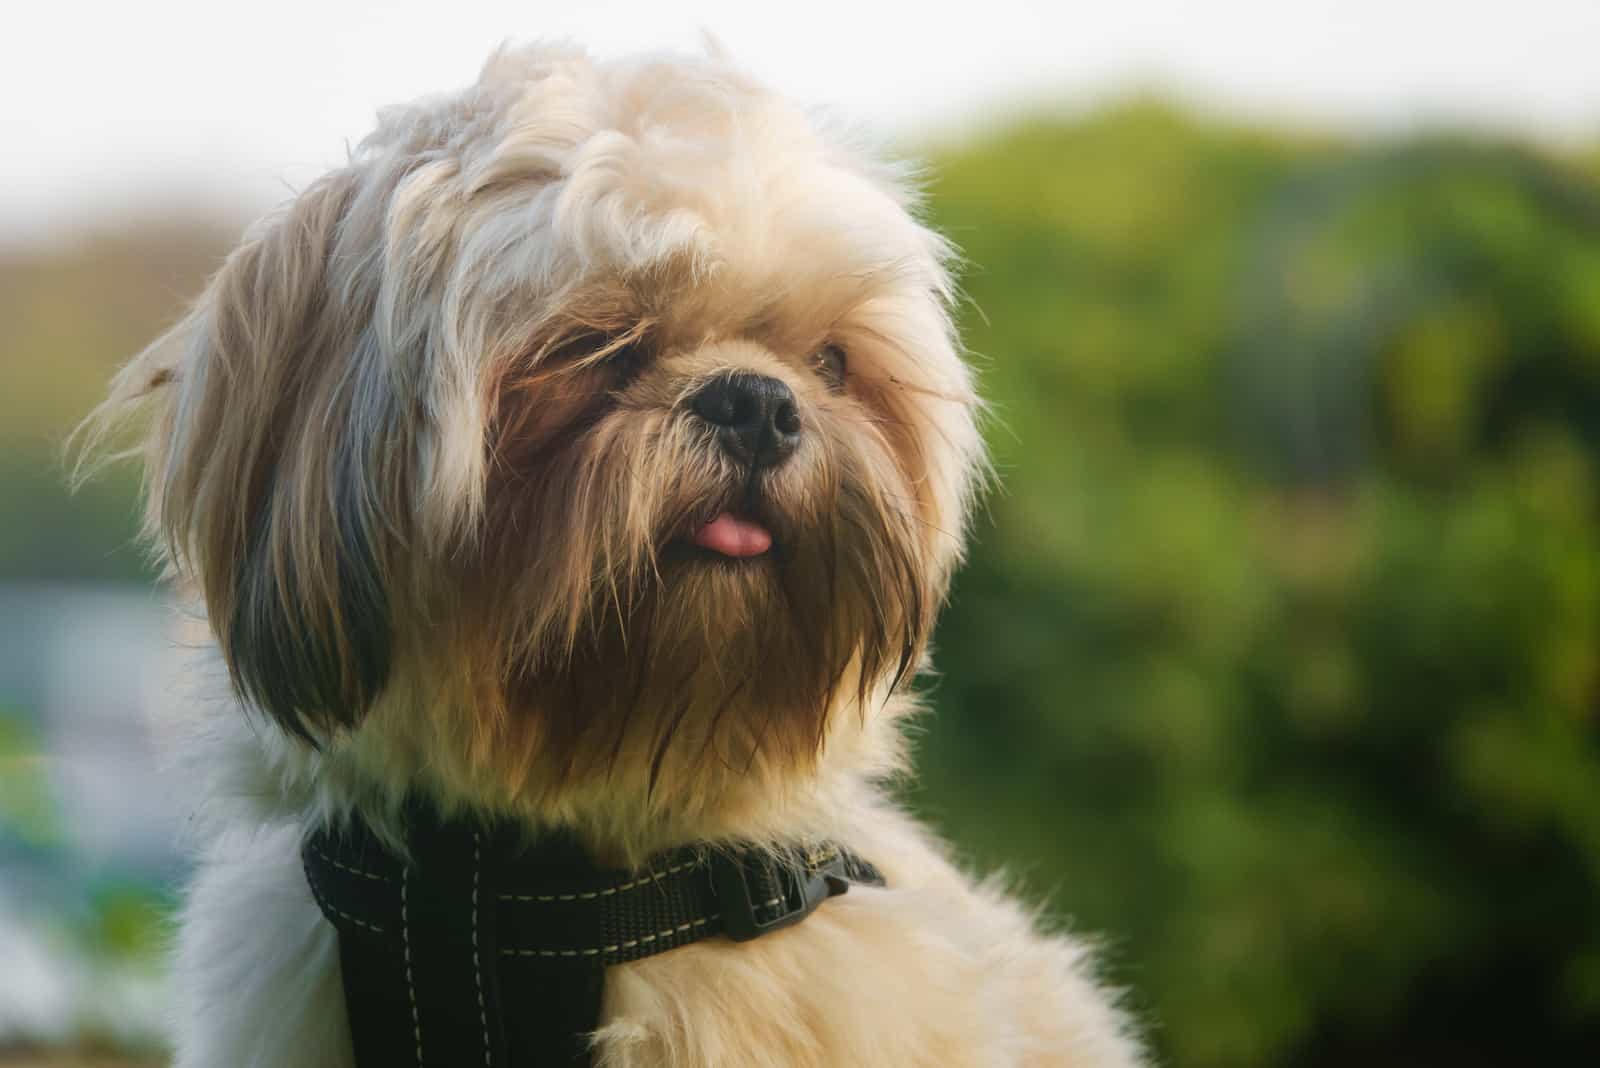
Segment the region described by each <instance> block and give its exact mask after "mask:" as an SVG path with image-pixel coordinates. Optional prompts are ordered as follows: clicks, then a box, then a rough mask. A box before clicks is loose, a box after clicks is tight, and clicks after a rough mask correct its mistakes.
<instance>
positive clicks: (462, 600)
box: [113, 48, 981, 804]
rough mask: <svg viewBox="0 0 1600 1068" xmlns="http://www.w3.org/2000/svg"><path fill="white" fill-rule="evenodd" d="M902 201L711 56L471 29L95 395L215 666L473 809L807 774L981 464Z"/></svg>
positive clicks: (845, 142)
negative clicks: (562, 43) (458, 59)
mask: <svg viewBox="0 0 1600 1068" xmlns="http://www.w3.org/2000/svg"><path fill="white" fill-rule="evenodd" d="M912 204H913V200H912V197H911V195H910V194H909V192H908V191H907V185H906V179H905V175H904V173H903V172H902V171H900V170H898V169H896V168H895V167H893V166H890V165H886V164H883V163H880V162H877V161H875V160H874V159H873V158H872V157H871V156H870V155H869V154H867V153H866V152H865V151H864V150H862V149H861V148H859V147H857V146H856V145H854V144H853V143H852V142H851V141H850V140H849V139H848V138H845V137H843V136H841V135H839V134H837V133H834V132H831V131H829V130H827V129H825V128H822V127H819V126H818V125H817V124H815V123H813V122H812V121H810V120H808V118H807V117H806V116H805V115H803V114H802V113H800V112H799V111H797V110H795V109H793V108H792V107H790V106H788V105H787V104H785V103H783V102H782V101H780V100H778V99H777V98H775V97H774V96H772V95H771V94H770V93H768V92H766V91H764V90H763V89H761V88H759V87H757V86H755V85H753V84H751V83H749V82H748V81H747V80H745V79H744V78H743V77H742V76H741V75H740V74H738V73H737V72H736V71H734V70H733V69H732V68H731V67H729V66H728V65H727V64H726V63H725V62H723V61H721V60H719V59H715V58H711V59H683V58H674V59H658V60H646V61H631V62H626V63H611V64H601V63H596V62H594V61H591V60H590V59H588V58H586V57H585V56H584V55H582V54H581V53H578V52H573V51H565V50H559V49H558V50H551V49H547V48H546V49H533V50H527V51H516V52H503V53H501V54H499V55H497V56H496V57H494V58H493V59H491V61H490V63H489V64H488V65H487V67H486V68H485V70H484V72H483V74H482V76H481V77H480V79H479V81H478V82H477V84H475V85H474V86H472V87H470V88H469V89H467V90H465V91H464V92H461V93H459V94H456V95H453V96H448V97H442V98H436V99H430V100H427V101H424V102H421V103H418V104H415V105H412V106H409V107H404V108H400V109H396V110H392V111H389V112H386V113H384V114H383V115H382V116H381V119H380V124H379V127H378V129H377V131H376V132H375V133H373V134H372V135H371V136H370V137H369V138H368V139H367V140H366V141H365V142H363V143H362V145H361V146H360V148H359V149H358V150H357V151H356V153H355V154H354V156H353V158H352V159H351V161H350V163H349V164H348V165H347V166H345V167H344V168H342V169H340V170H338V171H336V172H334V173H332V174H330V175H328V176H326V177H325V178H323V179H322V180H320V181H319V182H317V183H316V184H315V185H313V186H312V187H311V188H310V189H308V190H307V191H306V192H304V193H303V194H302V195H301V196H300V197H299V198H298V199H297V200H296V201H295V202H294V203H293V204H292V205H291V206H290V207H289V208H288V209H287V211H286V212H285V213H284V214H282V215H281V216H279V217H278V218H276V219H274V220H271V221H269V222H268V223H266V224H265V225H264V226H263V227H261V228H259V229H258V230H257V231H256V232H255V233H254V234H253V235H251V236H250V237H249V238H248V239H247V241H246V243H245V244H244V245H243V247H241V248H240V249H239V250H238V251H237V252H236V253H235V254H234V255H233V256H232V257H230V259H229V260H228V261H227V263H226V264H225V266H224V267H223V269H222V270H221V271H220V273H219V274H218V276H217V277H216V278H215V279H214V281H213V283H212V285H211V286H210V288H209V289H208V291H207V292H206V294H205V295H204V297H203V298H202V300H201V301H200V303H199V304H198V306H197V307H196V309H195V311H194V312H193V313H192V315H191V316H190V317H189V319H187V320H186V321H185V322H184V323H183V324H180V326H179V327H178V328H177V330H175V331H174V333H173V335H172V336H171V337H170V338H169V339H167V340H166V341H165V342H164V343H158V344H157V345H156V346H154V347H153V348H152V349H151V350H149V351H148V352H147V353H145V354H144V355H143V356H141V357H140V358H139V359H138V360H136V361H135V362H134V363H133V364H132V365H130V366H129V367H128V368H127V369H126V370H125V371H124V372H123V374H122V377H121V378H120V379H119V382H118V384H117V386H116V390H115V395H114V398H113V404H114V405H116V404H121V403H124V402H129V401H137V400H140V399H143V398H151V399H153V400H154V402H155V406H156V418H155V420H154V428H153V432H152V435H151V445H150V454H149V459H148V476H149V478H148V481H149V484H150V498H151V512H150V515H151V519H150V522H151V525H152V528H153V532H154V533H156V534H157V535H158V536H159V537H160V539H161V541H162V543H163V544H164V545H165V546H166V547H167V552H168V556H169V558H170V561H171V563H172V566H173V569H174V570H175V572H176V573H177V575H178V576H179V578H180V579H182V580H185V581H188V582H191V583H192V584H193V585H194V586H196V587H197V588H198V590H199V591H200V593H201V595H202V596H203V599H204V601H205V604H206V609H207V613H208V618H209V620H210V624H211V627H212V629H213V631H214V632H215V635H216V637H217V639H218V644H219V647H220V649H221V650H222V653H223V655H224V657H225V659H226V661H227V664H228V667H229V671H230V674H231V676H232V679H233V681H234V684H235V687H236V689H237V690H238V691H239V693H240V694H241V695H242V696H243V697H244V698H245V699H246V700H247V701H248V703H249V704H251V705H253V706H255V707H256V708H258V709H260V710H261V711H262V712H264V713H266V714H268V715H269V716H270V717H271V718H272V719H273V720H274V721H276V722H277V723H278V724H280V725H281V726H282V727H283V728H284V729H285V730H286V731H288V732H290V733H291V734H294V735H298V736H300V737H302V738H303V739H305V740H307V741H311V742H314V743H316V744H317V745H319V746H321V747H323V748H325V749H327V750H329V751H330V752H333V751H338V750H340V749H341V748H351V749H352V750H353V751H359V752H364V753H365V754H366V755H365V756H364V757H363V758H362V759H363V760H365V761H366V762H367V764H368V765H369V766H370V767H373V768H379V769H384V770H381V771H380V774H381V775H388V776H390V777H394V776H396V775H399V774H401V773H400V772H399V771H397V770H396V769H399V768H408V769H410V772H409V773H410V774H417V775H421V774H424V772H423V771H422V769H424V768H426V769H430V770H429V771H427V773H426V774H431V775H442V776H446V777H448V776H450V775H454V776H455V777H456V779H458V780H459V783H458V785H459V784H460V783H466V782H469V781H470V782H471V783H473V784H474V789H475V790H477V792H479V793H482V792H483V790H484V784H485V783H493V784H495V787H494V789H495V790H497V791H499V793H498V794H497V795H496V796H498V797H500V798H501V799H510V798H516V797H526V796H528V795H530V794H532V793H540V794H541V796H543V797H544V798H545V800H546V801H547V802H550V803H554V800H553V799H555V798H556V797H558V793H557V791H559V790H560V789H562V788H567V789H568V793H567V794H560V795H559V796H561V797H570V796H573V794H572V791H573V790H577V789H578V788H579V787H578V785H575V784H582V783H585V782H589V783H593V782H595V781H597V780H599V779H604V780H605V782H606V789H607V790H610V791H612V792H613V793H614V792H616V791H618V790H620V791H622V792H623V793H630V792H631V793H632V794H636V795H637V796H641V797H646V796H648V797H659V798H661V799H662V803H674V802H673V801H672V798H673V797H675V798H676V803H679V804H681V803H682V802H683V801H684V798H685V796H687V794H689V793H693V794H696V795H709V794H715V793H717V791H718V786H717V782H718V781H719V780H723V779H727V778H729V777H744V778H749V777H754V778H756V779H760V780H763V781H767V783H768V785H769V786H770V785H771V780H772V779H773V778H774V777H782V776H785V775H804V774H806V773H808V772H809V771H812V770H814V769H815V766H816V762H817V760H818V758H819V755H820V754H822V753H824V752H825V751H826V750H827V748H828V747H829V746H830V745H834V744H839V742H838V739H839V737H840V734H841V732H846V731H852V730H857V729H859V727H860V726H861V725H862V724H865V723H867V722H869V721H870V719H871V718H872V716H873V715H874V714H875V711H874V710H875V709H878V708H880V707H881V705H882V704H883V702H884V700H885V698H886V697H887V695H888V694H889V692H890V691H891V690H892V689H893V687H894V686H895V684H896V683H897V682H898V681H899V680H900V679H901V678H902V677H903V676H905V675H906V674H907V673H908V672H909V671H911V670H914V668H915V666H916V664H917V661H918V659H919V658H920V656H921V655H922V651H923V648H924V646H925V643H926V639H927V635H928V631H929V628H930V627H931V625H932V622H933V616H934V612H935V610H936V607H937V605H938V604H939V602H940V601H941V599H942V597H943V595H944V592H945V589H946V586H947V583H948V580H949V576H950V573H951V570H952V568H953V567H954V565H955V564H956V562H957V560H958V557H959V555H960V552H961V546H962V532H963V529H964V524H965V519H966V513H967V510H968V506H969V502H970V498H971V496H972V493H973V488H974V484H975V481H976V480H975V471H976V470H977V469H978V468H979V466H980V464H981V446H980V443H979V437H978V434H977V431H976V429H975V425H974V412H975V408H976V401H975V396H974V392H973V388H972V384H971V381H970V377H969V374H968V372H967V370H966V368H965V367H964V365H963V363H962V362H961V360H960V359H959V358H958V356H957V353H956V349H955V344H954V338H953V334H952V331H951V327H950V324H949V321H948V318H947V316H946V305H947V302H948V299H949V297H950V292H951V290H950V285H949V282H948V279H947V276H946V273H945V269H944V264H945V261H946V259H947V248H946V246H945V245H944V243H943V242H942V241H941V240H940V239H939V238H938V237H937V236H936V235H934V234H932V233H931V232H930V231H928V230H927V229H925V228H924V227H922V226H921V225H919V224H918V223H917V221H916V220H915V219H914V217H913V215H912V214H911V212H910V208H911V206H912ZM450 769H454V770H450Z"/></svg>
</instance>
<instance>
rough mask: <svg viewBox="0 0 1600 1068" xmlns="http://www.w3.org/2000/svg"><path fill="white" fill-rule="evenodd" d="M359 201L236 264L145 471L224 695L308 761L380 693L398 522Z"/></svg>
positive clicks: (395, 429)
mask: <svg viewBox="0 0 1600 1068" xmlns="http://www.w3.org/2000/svg"><path fill="white" fill-rule="evenodd" d="M354 185H355V180H354V177H353V176H352V175H351V174H349V173H348V172H335V173H334V174H332V175H329V176H328V177H326V178H324V179H323V180H322V181H320V182H319V183H318V184H316V185H315V186H313V187H311V188H310V189H309V190H307V191H306V192H304V193H302V194H301V195H300V197H299V198H298V199H297V200H296V201H295V202H294V203H293V205H292V206H291V207H290V208H289V209H288V211H287V212H286V213H285V214H283V215H282V216H280V217H278V218H277V219H275V220H274V221H272V222H270V223H269V224H268V225H266V226H265V227H263V228H262V229H260V230H259V231H258V232H256V234H255V235H254V236H253V237H251V238H249V239H248V240H247V241H246V242H245V244H243V245H242V246H241V247H240V248H239V249H238V250H237V251H235V252H234V253H233V255H232V256H230V257H229V258H228V260H227V262H226V263H225V264H224V265H223V267H222V269H221V270H220V271H219V272H218V273H217V275H216V277H215V278H214V279H213V280H212V282H211V285H210V286H209V287H208V289H207V290H206V293H205V295H204V296H203V297H202V299H201V301H200V302H199V304H198V305H197V306H196V308H195V309H194V311H193V312H192V313H191V314H190V316H189V318H188V319H187V320H186V321H185V323H183V324H181V325H180V326H179V328H178V330H177V331H176V332H175V334H176V335H177V336H178V338H179V341H180V343H181V344H182V346H183V351H182V354H181V356H180V358H179V360H178V361H177V363H176V366H175V367H174V368H173V369H172V371H171V372H170V375H169V377H170V378H171V379H173V380H172V381H171V382H170V383H168V384H167V386H166V388H165V389H164V392H165V393H166V394H167V396H166V398H165V403H164V404H163V405H162V407H161V408H160V409H159V414H158V418H157V421H156V426H155V427H154V431H153V440H152V444H151V450H150V457H149V463H148V466H147V481H148V483H149V489H150V500H151V505H150V508H151V513H150V519H149V523H150V526H151V527H152V533H153V534H155V535H157V536H158V537H159V539H160V541H161V542H162V543H163V544H164V545H165V546H166V547H167V550H168V554H169V557H170V560H171V563H172V566H173V569H174V570H175V571H176V572H177V575H178V577H179V579H180V580H187V581H190V582H194V583H197V584H198V585H199V587H200V589H201V592H202V593H203V595H204V599H205V604H206V610H207V614H208V616H209V620H210V623H211V627H212V630H213V631H214V633H215V634H216V637H217V639H218V642H219V644H220V646H221V650H222V653H223V655H224V657H225V659H226V661H227V664H228V670H229V673H230V675H231V677H232V680H233V683H234V686H235V688H236V689H237V690H238V692H239V693H240V695H241V696H242V697H243V698H244V699H245V700H246V701H247V702H248V703H249V704H251V705H253V706H255V707H257V708H259V709H260V710H261V711H263V712H265V713H266V714H268V715H269V716H271V717H272V718H273V719H274V720H276V721H277V722H278V723H279V724H280V725H282V726H283V727H284V728H285V729H286V730H288V731H289V732H291V733H292V734H294V735H297V736H299V737H301V738H303V739H305V740H307V741H309V742H311V743H313V744H319V743H320V742H321V741H323V740H325V739H326V738H327V737H328V736H330V735H331V734H333V733H335V732H337V731H339V730H340V729H349V728H353V727H355V726H356V725H357V724H358V723H359V721H360V719H361V717H362V715H363V714H364V713H365V711H366V710H367V709H368V707H369V706H370V705H371V704H372V702H373V701H374V700H375V699H376V697H377V696H378V695H379V693H380V692H381V691H382V689H383V687H384V685H385V683H386V681H387V679H388V676H389V671H390V661H391V656H392V646H393V641H394V638H393V633H392V630H393V626H392V618H393V615H392V606H391V603H390V602H391V593H390V584H389V576H390V574H391V562H392V560H393V557H394V555H395V553H396V551H397V548H398V543H399V541H400V539H402V538H403V530H404V529H405V527H406V520H405V516H406V515H408V503H409V502H408V499H407V495H408V492H409V491H408V489H407V487H408V486H409V484H410V480H409V477H408V468H409V466H410V464H409V460H408V459H407V457H408V456H409V453H410V450H409V448H408V446H409V444H410V442H409V441H408V440H406V435H405V434H403V433H401V432H400V424H403V423H404V420H403V419H402V418H401V416H400V413H401V405H400V403H399V401H398V399H397V398H396V397H395V395H394V387H393V384H392V383H393V375H392V373H391V369H390V368H389V367H387V366H386V364H385V362H384V360H383V359H382V355H383V354H382V352H381V348H380V346H379V344H378V343H377V341H376V340H375V337H374V331H373V327H372V310H373V304H374V300H375V292H376V286H377V281H376V279H371V278H367V277H365V276H364V275H363V273H362V272H363V271H365V272H367V273H370V272H371V271H372V267H371V257H368V256H363V255H359V254H357V252H358V250H359V248H360V246H361V244H362V240H363V237H364V235H355V236H352V235H351V234H350V233H349V229H350V226H349V222H350V220H349V219H348V213H349V211H350V209H351V205H352V198H353V195H354ZM141 359H143V357H141ZM137 362H138V361H136V364H135V367H136V366H137ZM135 367H130V368H129V370H128V371H125V372H124V376H126V375H128V374H129V373H130V372H134V370H135ZM145 377H146V380H153V378H152V376H150V375H148V374H146V376H145Z"/></svg>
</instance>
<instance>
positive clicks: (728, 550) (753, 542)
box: [694, 512, 772, 556]
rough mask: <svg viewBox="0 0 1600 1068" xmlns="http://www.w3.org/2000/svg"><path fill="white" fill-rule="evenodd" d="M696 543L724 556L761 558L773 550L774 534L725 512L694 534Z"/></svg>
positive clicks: (759, 525) (758, 525) (757, 524)
mask: <svg viewBox="0 0 1600 1068" xmlns="http://www.w3.org/2000/svg"><path fill="white" fill-rule="evenodd" d="M694 543H695V544H696V545H698V546H700V547H701V548H702V549H710V550H711V551H712V552H717V553H721V554H722V555H723V556H760V555H761V554H762V553H764V552H766V551H767V550H768V549H770V548H772V532H771V531H769V530H767V528H766V527H764V526H762V525H761V524H760V523H752V522H750V520H748V519H740V518H738V517H737V516H733V515H729V514H728V513H727V512H723V513H722V514H721V515H719V516H717V518H715V519H713V520H712V521H711V522H709V523H707V524H706V525H705V526H703V527H701V528H700V529H699V530H697V531H695V532H694Z"/></svg>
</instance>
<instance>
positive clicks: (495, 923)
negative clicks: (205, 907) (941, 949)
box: [301, 809, 883, 1068]
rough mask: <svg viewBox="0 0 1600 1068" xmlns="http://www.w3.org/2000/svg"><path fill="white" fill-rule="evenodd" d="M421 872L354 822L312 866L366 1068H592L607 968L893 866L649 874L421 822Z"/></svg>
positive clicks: (671, 857) (714, 858)
mask: <svg viewBox="0 0 1600 1068" xmlns="http://www.w3.org/2000/svg"><path fill="white" fill-rule="evenodd" d="M406 839H407V840H406V845H407V847H408V850H409V852H410V854H411V862H410V863H409V864H408V863H406V862H404V861H402V860H401V859H400V858H398V857H396V856H395V855H394V854H392V853H391V852H390V851H389V850H388V849H386V848H385V847H384V846H383V845H382V844H381V843H380V842H379V841H378V839H377V838H376V837H375V836H374V835H373V834H372V832H371V831H370V830H368V829H367V828H365V827H364V826H361V825H359V824H353V825H351V826H349V827H346V828H344V829H342V830H339V831H337V832H335V831H319V832H317V833H316V834H314V835H312V836H311V837H310V838H309V839H307V841H306V843H305V845H304V846H303V847H302V850H301V856H302V859H303V860H304V862H305V872H306V880H307V882H309V883H310V886H311V892H312V895H313V896H314V897H315V898H316V900H317V904H318V906H320V907H321V909H322V913H323V915H324V916H326V917H327V918H328V920H329V921H330V922H331V923H332V924H333V925H334V927H335V928H337V929H338V931H339V959H340V965H341V971H342V974H343V977H344V992H345V1003H346V1007H347V1009H348V1014H349V1020H350V1030H351V1035H352V1037H353V1040H354V1043H355V1054H356V1063H357V1064H358V1065H360V1066H361V1068H410V1066H415V1068H480V1066H481V1068H512V1066H513V1065H520V1066H530V1065H535V1064H537V1065H541V1066H543V1065H559V1066H562V1068H586V1066H587V1065H588V1064H589V1063H590V1049H589V1036H590V1033H591V1032H593V1031H594V1030H595V1028H596V1027H598V1026H599V1022H600V995H601V991H602V989H603V987H604V982H605V969H606V966H607V965H611V964H621V963H624V962H627V961H633V960H639V959H640V958H642V957H648V956H652V955H653V954H656V953H664V952H666V951H667V950H669V949H675V948H677V947H678V946H685V945H688V944H690V943H691V942H698V941H700V940H702V939H705V938H712V937H719V936H721V937H728V938H732V939H734V940H735V941H745V940H748V939H751V938H757V937H759V936H761V935H763V934H766V933H768V932H770V931H775V930H778V929H779V928H782V927H788V926H790V925H791V924H794V923H798V922H799V921H800V920H803V919H804V918H805V917H806V916H808V915H810V914H811V913H812V912H813V911H814V910H815V909H816V908H817V906H818V905H820V904H822V902H823V901H825V900H827V899H828V898H830V897H833V896H834V895H836V894H842V893H844V892H845V891H846V890H847V889H848V888H849V885H850V884H851V883H852V882H858V883H868V884H872V885H879V886H881V885H882V884H883V877H882V876H881V875H879V874H878V871H877V869H875V868H873V866H872V865H871V864H869V863H867V862H865V861H863V860H861V859H860V858H858V857H856V856H854V855H853V854H851V853H850V852H848V851H847V850H844V849H841V848H839V847H837V846H833V845H823V846H818V847H816V848H813V849H809V850H794V851H788V852H780V851H772V850H758V849H747V850H742V851H733V852H727V851H722V850H712V849H705V848H699V849H697V848H689V849H682V850H676V851H673V852H671V853H666V854H662V855H660V856H658V857H656V858H653V859H652V861H651V862H650V863H649V864H648V865H646V866H645V868H643V869H642V870H640V871H637V872H622V871H608V870H606V869H603V868H599V867H596V866H595V865H594V864H593V863H592V862H591V861H590V860H589V859H588V858H587V857H586V856H585V855H584V853H583V851H582V850H581V849H580V848H579V847H578V846H577V845H576V844H575V843H574V842H572V841H571V840H569V839H566V838H561V837H551V838H544V839H541V840H539V841H538V842H536V843H534V844H532V845H531V846H530V845H528V844H527V843H526V842H523V841H521V840H519V839H517V837H516V836H515V835H514V834H512V833H510V832H509V831H508V830H507V829H503V828H491V827H487V826H485V825H480V824H476V823H472V824H468V823H459V822H457V823H451V822H446V821H442V820H440V819H438V818H437V817H436V816H433V815H432V814H431V813H430V812H428V811H425V810H422V809H417V810H415V812H414V813H413V814H412V815H411V816H410V817H409V818H408V825H407V835H406Z"/></svg>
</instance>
